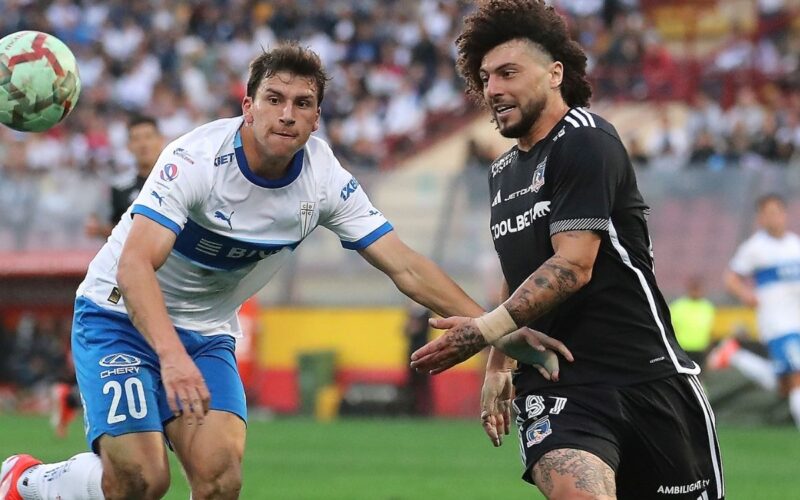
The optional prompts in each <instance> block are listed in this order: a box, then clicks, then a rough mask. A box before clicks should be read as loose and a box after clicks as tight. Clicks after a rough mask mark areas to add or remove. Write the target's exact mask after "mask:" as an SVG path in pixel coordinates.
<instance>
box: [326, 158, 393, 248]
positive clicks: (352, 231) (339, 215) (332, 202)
mask: <svg viewBox="0 0 800 500" xmlns="http://www.w3.org/2000/svg"><path fill="white" fill-rule="evenodd" d="M329 189H330V193H329V204H328V206H327V207H326V208H327V209H326V210H325V211H324V212H322V213H321V214H320V215H321V220H320V224H321V225H322V226H324V227H326V228H328V229H330V230H331V231H333V232H334V233H336V235H337V236H338V237H339V239H340V240H341V242H342V246H343V247H344V248H347V249H350V250H362V249H364V248H367V247H368V246H370V245H371V244H372V243H374V242H375V241H377V240H378V239H379V238H380V237H381V236H383V235H385V234H386V233H388V232H389V231H391V230H392V229H393V227H392V225H391V224H390V223H389V221H387V220H386V218H385V217H384V216H383V214H382V213H381V212H380V211H379V210H377V209H376V208H375V207H374V206H373V205H372V203H371V202H370V201H369V197H367V194H366V193H365V192H364V189H363V188H362V187H361V185H360V184H359V183H358V181H357V180H356V178H355V177H353V175H351V174H350V173H349V172H348V171H347V170H345V169H344V168H342V167H341V166H340V165H338V164H336V165H335V166H334V168H333V172H332V175H331V181H330V184H329Z"/></svg>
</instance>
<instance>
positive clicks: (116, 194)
mask: <svg viewBox="0 0 800 500" xmlns="http://www.w3.org/2000/svg"><path fill="white" fill-rule="evenodd" d="M146 180H147V177H146V176H145V177H142V176H140V175H137V176H136V177H132V178H130V179H126V180H125V182H123V183H122V184H120V185H118V186H113V187H112V188H111V220H110V221H109V222H111V225H112V226H114V225H116V224H117V222H119V220H120V219H121V218H122V215H123V214H124V213H125V211H126V210H128V207H129V206H131V203H133V201H134V200H135V199H136V198H137V197H138V196H139V191H141V190H142V186H144V183H145V181H146Z"/></svg>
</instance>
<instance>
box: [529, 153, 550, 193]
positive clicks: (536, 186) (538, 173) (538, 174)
mask: <svg viewBox="0 0 800 500" xmlns="http://www.w3.org/2000/svg"><path fill="white" fill-rule="evenodd" d="M546 166H547V157H546V156H545V157H544V160H542V162H541V163H539V164H538V165H536V170H535V171H534V172H533V181H532V182H531V190H533V192H534V193H538V192H539V190H540V189H541V188H542V186H544V169H545V167H546Z"/></svg>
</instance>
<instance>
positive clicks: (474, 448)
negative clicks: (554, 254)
mask: <svg viewBox="0 0 800 500" xmlns="http://www.w3.org/2000/svg"><path fill="white" fill-rule="evenodd" d="M720 441H721V446H722V450H723V454H724V459H725V478H726V485H727V490H728V496H727V498H728V499H730V500H737V499H740V500H754V499H758V500H772V499H774V500H790V499H800V433H798V432H797V430H795V429H794V428H792V427H782V428H731V427H726V428H722V429H720ZM84 448H85V444H84V442H83V434H82V429H81V427H80V423H76V424H75V425H74V426H73V427H72V428H71V430H70V436H69V438H68V439H66V440H58V439H56V438H54V437H53V435H52V433H51V432H50V428H49V426H48V424H47V420H46V419H45V418H40V417H29V416H24V417H23V416H16V415H0V456H2V457H5V456H7V455H10V454H12V453H16V452H19V451H25V452H28V453H31V454H33V455H35V456H37V457H39V458H41V459H43V460H45V461H55V460H60V459H64V458H66V457H69V456H71V455H73V454H74V453H76V452H78V451H83V450H84ZM519 474H520V462H519V451H518V446H517V443H516V440H514V439H512V440H508V441H507V442H506V443H505V444H504V445H503V447H502V448H499V449H494V448H492V447H491V446H490V445H489V443H488V441H485V440H484V439H483V435H482V432H481V430H480V428H479V426H478V425H476V423H473V422H465V421H443V420H399V419H398V420H340V421H336V422H332V423H317V422H313V421H309V420H300V419H287V420H284V419H279V420H274V421H253V422H251V424H250V428H249V433H248V443H247V453H246V458H245V471H244V489H243V491H242V498H245V499H278V500H284V499H285V500H294V499H298V500H299V499H339V500H357V499H364V500H390V499H391V500H411V499H432V500H445V499H476V500H478V499H489V498H503V499H523V498H524V499H535V498H541V496H540V495H539V494H538V492H536V490H535V488H533V487H531V486H528V485H526V484H525V483H523V482H522V481H520V480H519ZM167 498H170V499H184V500H185V499H187V498H189V490H188V488H187V486H186V483H185V481H184V479H183V477H182V476H181V474H180V473H179V472H178V469H177V468H173V485H172V488H171V490H170V492H169V495H167Z"/></svg>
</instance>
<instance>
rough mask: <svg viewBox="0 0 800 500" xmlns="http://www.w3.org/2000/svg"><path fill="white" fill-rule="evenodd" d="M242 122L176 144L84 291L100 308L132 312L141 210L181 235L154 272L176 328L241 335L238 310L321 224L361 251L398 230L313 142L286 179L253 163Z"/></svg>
mask: <svg viewBox="0 0 800 500" xmlns="http://www.w3.org/2000/svg"><path fill="white" fill-rule="evenodd" d="M241 125H242V118H241V117H239V118H229V119H223V120H217V121H214V122H211V123H208V124H206V125H203V126H201V127H199V128H197V129H195V130H193V131H192V132H189V133H188V134H186V135H184V136H183V137H180V138H178V139H177V140H175V141H173V142H172V143H170V144H169V145H168V146H167V147H166V148H165V149H164V151H163V152H162V153H161V156H160V157H159V159H158V162H157V163H156V165H155V168H154V169H153V171H152V173H151V174H150V177H149V178H148V180H147V182H146V183H145V185H144V188H143V189H142V191H141V193H140V194H139V196H138V198H137V199H136V201H135V202H134V203H133V205H132V206H131V207H130V208H128V211H127V212H126V213H125V215H124V216H123V217H122V220H121V221H120V222H119V224H117V226H116V227H115V228H114V230H113V232H112V233H111V237H110V238H109V240H108V242H107V243H106V244H105V245H104V246H103V248H102V249H101V250H100V252H99V253H98V254H97V256H96V257H95V258H94V260H92V262H91V264H90V265H89V272H88V274H87V276H86V279H85V280H84V281H83V283H81V285H80V287H79V288H78V295H79V296H85V297H87V298H88V299H90V300H91V301H93V302H94V303H96V304H97V305H99V306H100V307H103V308H106V309H109V310H112V311H117V312H122V313H124V312H126V311H125V306H124V304H123V301H122V298H121V297H120V296H119V291H118V289H117V288H116V287H117V282H116V273H117V265H118V263H119V256H120V253H121V252H122V246H123V244H124V242H125V238H126V237H127V236H128V232H129V231H130V228H131V225H132V224H133V222H132V217H133V215H134V214H140V215H142V216H145V217H148V218H150V219H152V220H154V221H156V222H158V223H159V224H161V225H162V226H164V227H166V228H168V229H170V230H172V231H173V232H175V234H176V235H177V239H176V241H175V245H174V247H173V249H172V251H171V253H170V255H169V257H168V258H167V260H166V262H165V263H164V265H163V266H161V268H160V269H158V271H157V272H156V276H157V278H158V282H159V285H160V286H161V291H162V292H163V294H164V300H165V302H166V306H167V311H168V312H169V315H170V318H171V319H172V321H173V323H174V324H175V326H177V327H181V328H186V329H189V330H194V331H197V332H200V333H202V334H205V335H213V334H223V333H228V334H232V335H235V336H239V335H240V328H239V324H238V321H237V319H236V312H237V310H238V308H239V306H240V305H241V304H242V302H244V301H245V300H247V298H249V297H250V296H252V295H253V294H254V293H256V292H257V291H258V290H260V289H261V288H262V287H263V286H264V285H266V284H267V282H268V281H269V280H270V279H271V278H272V276H274V275H275V273H276V272H277V271H278V270H279V269H280V267H281V266H282V265H283V264H284V263H285V262H286V261H287V259H288V258H289V256H290V255H291V254H292V252H293V251H294V249H295V248H297V246H298V245H299V244H300V242H302V241H303V239H304V238H305V237H306V236H308V235H309V234H310V233H311V231H313V230H314V228H316V227H317V226H318V225H322V226H325V227H327V228H328V229H330V230H332V231H333V232H334V233H336V234H337V235H338V236H339V239H340V240H341V242H342V246H343V247H345V248H348V249H356V250H358V249H363V248H366V247H367V246H369V245H370V244H371V243H372V242H374V241H375V240H377V239H378V238H380V237H381V236H383V235H384V234H386V233H387V232H389V231H391V230H392V226H391V225H390V224H389V223H388V222H387V221H386V219H385V218H384V217H383V214H381V213H380V212H379V211H378V210H376V209H375V208H374V207H373V206H372V204H371V203H370V201H369V199H368V198H367V195H366V194H365V193H364V191H363V189H361V188H360V187H359V184H358V181H356V180H355V178H354V177H353V176H352V175H351V174H350V173H348V172H347V171H346V170H345V169H344V168H342V166H341V165H340V164H339V162H338V160H337V159H336V158H335V157H334V155H333V152H332V151H331V149H330V147H329V146H328V145H327V144H326V143H325V142H324V141H323V140H321V139H319V138H316V137H311V138H310V139H309V141H308V143H306V145H305V147H304V148H303V149H302V150H300V151H299V152H298V153H297V154H296V155H295V157H294V159H293V160H292V163H291V166H290V168H289V170H288V172H287V174H286V175H285V176H284V177H283V178H281V179H278V180H266V179H263V178H261V177H258V176H256V175H255V174H254V173H253V172H252V171H251V170H250V168H249V166H248V165H247V160H246V158H245V155H244V150H243V148H242V142H241V137H240V135H239V128H240V127H241Z"/></svg>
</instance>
